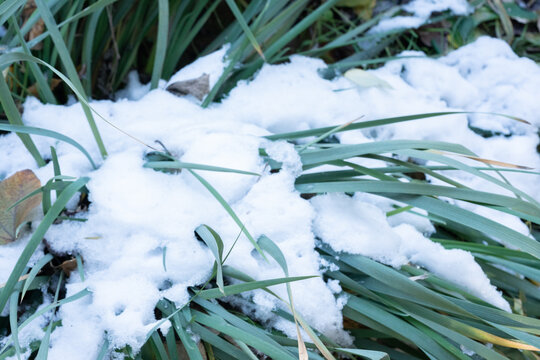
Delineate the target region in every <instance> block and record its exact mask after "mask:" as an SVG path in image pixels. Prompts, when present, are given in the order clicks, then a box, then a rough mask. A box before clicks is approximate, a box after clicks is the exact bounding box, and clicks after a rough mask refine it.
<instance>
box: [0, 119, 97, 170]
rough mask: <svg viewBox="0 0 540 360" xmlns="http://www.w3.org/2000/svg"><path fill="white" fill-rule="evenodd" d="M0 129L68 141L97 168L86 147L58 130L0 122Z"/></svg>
mask: <svg viewBox="0 0 540 360" xmlns="http://www.w3.org/2000/svg"><path fill="white" fill-rule="evenodd" d="M0 130H3V131H11V132H14V133H17V134H19V133H21V134H33V135H40V136H46V137H51V138H53V139H57V140H60V141H63V142H65V143H68V144H70V145H72V146H74V147H75V148H77V150H79V151H80V152H81V153H83V155H84V156H85V157H86V158H87V159H88V161H89V162H90V164H91V165H92V167H93V168H94V169H97V166H96V164H95V163H94V161H93V160H92V157H91V156H90V154H89V153H88V152H87V151H86V149H85V148H83V147H82V145H81V144H79V143H78V142H76V141H75V140H73V139H72V138H70V137H68V136H66V135H64V134H61V133H59V132H56V131H52V130H47V129H41V128H36V127H31V126H25V125H9V124H0Z"/></svg>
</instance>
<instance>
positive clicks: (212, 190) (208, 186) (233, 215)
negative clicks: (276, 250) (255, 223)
mask: <svg viewBox="0 0 540 360" xmlns="http://www.w3.org/2000/svg"><path fill="white" fill-rule="evenodd" d="M188 171H189V172H190V173H191V174H192V175H193V176H194V177H195V178H196V179H197V180H199V182H200V183H201V184H202V185H203V186H204V187H205V188H206V189H207V190H208V191H209V192H210V193H211V194H212V196H214V198H215V199H216V200H217V201H218V202H219V203H220V204H221V206H222V207H223V208H224V209H225V211H227V213H228V214H229V216H230V217H231V218H232V219H233V220H234V222H235V223H236V224H237V225H238V227H239V228H240V229H241V230H242V232H243V233H244V234H245V235H246V237H247V238H248V239H249V241H251V243H252V244H253V247H255V249H257V251H258V252H259V254H261V256H262V257H263V258H264V259H265V260H266V255H264V253H263V251H262V250H261V248H260V247H259V245H258V244H257V242H256V241H255V239H254V238H253V236H251V234H250V232H249V231H248V230H247V229H246V227H245V226H244V224H243V223H242V221H241V220H240V218H239V217H238V215H236V213H235V212H234V210H233V209H232V208H231V206H230V205H229V204H228V203H227V201H225V199H224V198H223V196H221V194H220V193H219V192H218V191H217V190H216V189H215V188H214V187H213V186H212V185H211V184H210V183H209V182H208V181H206V180H205V179H204V178H203V177H202V176H200V175H199V174H197V173H196V172H195V171H193V170H191V169H188Z"/></svg>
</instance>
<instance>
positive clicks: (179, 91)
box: [167, 74, 210, 100]
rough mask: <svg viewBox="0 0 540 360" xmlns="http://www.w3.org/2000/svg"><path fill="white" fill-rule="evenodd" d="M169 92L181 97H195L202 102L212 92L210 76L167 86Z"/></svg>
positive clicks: (206, 75) (204, 75)
mask: <svg viewBox="0 0 540 360" xmlns="http://www.w3.org/2000/svg"><path fill="white" fill-rule="evenodd" d="M167 91H169V92H171V93H173V94H175V95H179V96H185V95H193V96H195V97H196V98H197V99H199V100H202V99H204V97H205V96H206V95H207V94H208V93H209V92H210V76H209V75H208V74H202V75H201V76H199V77H198V78H196V79H189V80H181V81H177V82H174V83H172V84H171V85H169V86H167Z"/></svg>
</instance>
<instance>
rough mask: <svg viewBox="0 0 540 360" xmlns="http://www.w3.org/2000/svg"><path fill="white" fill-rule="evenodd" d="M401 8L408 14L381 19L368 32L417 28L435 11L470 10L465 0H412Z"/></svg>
mask: <svg viewBox="0 0 540 360" xmlns="http://www.w3.org/2000/svg"><path fill="white" fill-rule="evenodd" d="M401 8H402V9H403V10H405V11H406V12H408V13H409V14H410V15H408V16H394V17H391V18H387V19H383V20H381V21H380V22H379V23H378V24H377V25H376V26H374V27H373V28H372V29H371V30H370V32H372V33H382V32H388V31H392V30H397V29H411V28H417V27H420V26H422V25H424V24H425V23H426V21H428V20H429V18H430V17H431V14H433V13H435V12H443V11H451V12H452V13H453V14H456V15H467V14H469V13H470V12H471V7H470V5H469V4H468V3H467V1H466V0H412V1H411V2H409V3H407V4H405V5H403V6H402V7H401Z"/></svg>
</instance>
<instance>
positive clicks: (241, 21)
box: [225, 0, 266, 61]
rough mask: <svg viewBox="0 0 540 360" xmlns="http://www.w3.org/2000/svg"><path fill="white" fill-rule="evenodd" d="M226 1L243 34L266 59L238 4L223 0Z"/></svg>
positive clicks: (232, 0)
mask: <svg viewBox="0 0 540 360" xmlns="http://www.w3.org/2000/svg"><path fill="white" fill-rule="evenodd" d="M225 1H226V2H227V5H229V8H230V9H231V11H232V13H233V15H234V17H235V18H236V21H238V24H239V25H240V27H241V28H242V30H243V31H244V34H245V35H246V37H247V38H248V39H249V42H250V43H251V45H252V46H253V48H254V49H255V51H257V53H258V54H259V55H260V57H261V58H262V59H263V60H264V61H266V58H265V57H264V54H263V51H262V49H261V45H259V42H258V41H257V39H256V38H255V35H253V32H252V31H251V29H250V28H249V26H248V24H247V23H246V20H245V19H244V16H243V15H242V13H241V12H240V9H239V8H238V5H236V2H235V1H234V0H225Z"/></svg>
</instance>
